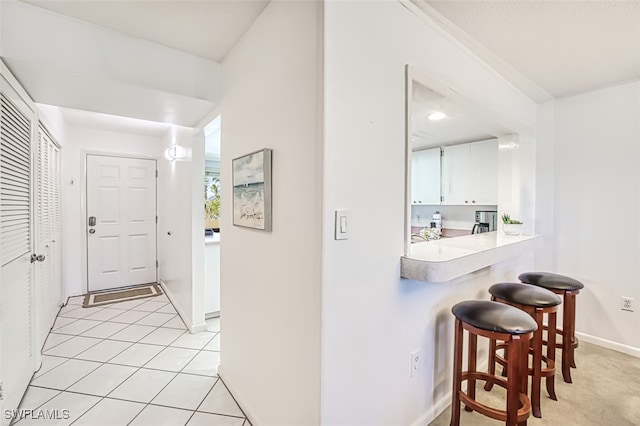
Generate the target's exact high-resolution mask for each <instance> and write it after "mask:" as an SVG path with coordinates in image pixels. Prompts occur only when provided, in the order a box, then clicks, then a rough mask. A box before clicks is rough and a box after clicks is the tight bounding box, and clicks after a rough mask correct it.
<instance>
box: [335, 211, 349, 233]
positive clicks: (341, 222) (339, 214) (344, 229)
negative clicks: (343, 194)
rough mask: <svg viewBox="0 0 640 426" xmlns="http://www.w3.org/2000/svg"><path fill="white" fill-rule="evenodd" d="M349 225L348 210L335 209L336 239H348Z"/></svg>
mask: <svg viewBox="0 0 640 426" xmlns="http://www.w3.org/2000/svg"><path fill="white" fill-rule="evenodd" d="M350 227H351V223H350V220H349V210H336V223H335V232H336V240H348V239H349V228H350Z"/></svg>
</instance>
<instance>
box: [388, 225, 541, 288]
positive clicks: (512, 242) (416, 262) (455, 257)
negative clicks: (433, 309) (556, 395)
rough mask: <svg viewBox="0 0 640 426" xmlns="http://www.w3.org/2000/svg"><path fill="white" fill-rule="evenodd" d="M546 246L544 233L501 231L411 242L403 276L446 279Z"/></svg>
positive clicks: (404, 259) (420, 279)
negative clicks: (511, 233)
mask: <svg viewBox="0 0 640 426" xmlns="http://www.w3.org/2000/svg"><path fill="white" fill-rule="evenodd" d="M541 245H542V237H541V236H540V235H505V234H504V233H502V232H500V231H494V232H485V233H481V234H473V235H466V236H462V237H457V238H443V239H440V240H433V241H425V242H419V243H415V244H411V246H410V248H409V254H408V255H407V256H403V257H402V261H401V270H400V273H401V276H402V277H403V278H408V279H412V280H418V281H425V282H445V281H450V280H453V279H455V278H458V277H461V276H463V275H466V274H469V273H471V272H474V271H477V270H480V269H482V268H486V267H488V266H491V265H494V264H496V263H500V262H502V261H504V260H507V259H510V258H513V257H516V256H519V255H521V254H524V253H527V252H531V251H533V250H535V249H536V248H538V247H540V246H541Z"/></svg>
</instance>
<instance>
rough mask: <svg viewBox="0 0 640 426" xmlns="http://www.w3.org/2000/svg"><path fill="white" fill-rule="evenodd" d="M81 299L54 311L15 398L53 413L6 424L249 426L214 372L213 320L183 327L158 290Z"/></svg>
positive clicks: (215, 339) (215, 322)
mask: <svg viewBox="0 0 640 426" xmlns="http://www.w3.org/2000/svg"><path fill="white" fill-rule="evenodd" d="M82 300H83V297H74V298H71V299H69V303H68V304H67V305H66V306H65V307H63V308H62V309H61V310H60V313H59V314H58V318H57V319H56V322H55V325H54V326H53V329H52V331H51V333H49V337H48V338H47V341H46V342H45V345H44V348H43V350H42V367H41V368H40V370H39V371H38V372H37V373H36V374H35V375H34V378H33V379H32V381H31V383H30V385H29V388H28V389H27V393H26V394H25V396H24V398H23V400H22V403H21V405H20V409H22V410H37V411H36V413H38V412H43V411H46V410H58V415H57V416H56V417H58V418H59V419H58V420H43V419H33V418H31V419H29V418H24V419H22V420H19V421H17V422H16V423H14V424H17V425H19V426H28V425H30V424H35V425H39V426H45V425H68V424H73V425H74V426H81V425H91V426H98V425H105V426H124V425H131V426H147V425H148V426H162V425H167V426H180V425H189V426H196V425H209V426H250V423H249V421H248V420H247V419H246V418H245V415H244V413H243V412H242V411H241V410H240V407H238V405H237V404H236V402H235V400H234V399H233V397H232V396H231V394H230V393H229V391H228V390H227V388H226V387H225V385H224V383H222V381H221V380H220V379H219V378H218V364H219V362H220V328H219V320H218V319H212V320H208V321H207V325H208V327H207V328H208V331H205V332H202V333H197V334H190V333H189V332H188V331H187V330H186V327H185V325H184V323H183V322H182V320H181V319H180V317H179V316H178V315H177V313H176V311H175V309H174V307H173V306H172V305H171V303H170V302H169V300H168V299H167V297H166V296H165V295H161V296H158V297H154V298H149V299H142V300H137V301H128V302H122V303H115V304H112V305H108V306H106V307H96V308H86V309H85V308H82V306H81V304H82ZM62 410H68V416H69V418H68V419H63V418H62V417H66V416H65V415H64V412H63V411H62ZM50 412H52V411H50Z"/></svg>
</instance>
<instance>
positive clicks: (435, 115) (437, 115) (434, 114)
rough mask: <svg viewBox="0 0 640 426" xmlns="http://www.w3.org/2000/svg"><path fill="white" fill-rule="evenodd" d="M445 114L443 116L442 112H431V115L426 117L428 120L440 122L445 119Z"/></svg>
mask: <svg viewBox="0 0 640 426" xmlns="http://www.w3.org/2000/svg"><path fill="white" fill-rule="evenodd" d="M446 116H447V114H445V113H444V112H440V111H435V112H432V113H431V114H429V116H428V117H427V118H428V119H429V120H433V121H435V120H442V119H443V118H446Z"/></svg>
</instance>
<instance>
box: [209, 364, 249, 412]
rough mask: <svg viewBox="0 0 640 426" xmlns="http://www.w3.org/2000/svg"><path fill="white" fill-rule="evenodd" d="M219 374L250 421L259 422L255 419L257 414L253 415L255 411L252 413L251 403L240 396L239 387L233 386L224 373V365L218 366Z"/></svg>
mask: <svg viewBox="0 0 640 426" xmlns="http://www.w3.org/2000/svg"><path fill="white" fill-rule="evenodd" d="M218 376H220V379H222V383H224V385H225V386H226V387H227V389H229V392H231V395H232V396H233V398H234V399H235V400H236V403H238V406H239V407H240V409H241V410H242V412H243V413H244V415H245V416H246V417H247V419H248V420H249V423H251V424H252V425H255V424H258V423H256V422H255V421H254V419H255V416H254V415H253V413H251V410H250V409H249V405H248V404H247V403H246V402H245V401H244V400H243V399H242V398H241V397H240V393H239V392H238V389H236V388H235V387H234V386H233V384H232V383H231V381H230V380H229V378H228V377H227V375H226V374H225V373H224V368H223V367H222V365H219V366H218Z"/></svg>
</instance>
